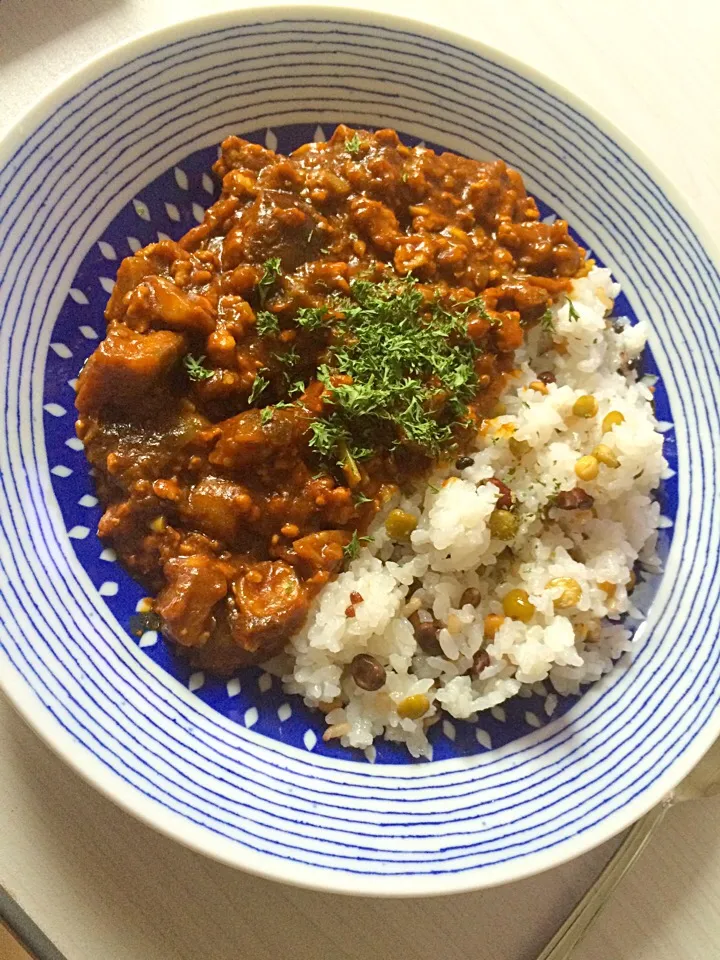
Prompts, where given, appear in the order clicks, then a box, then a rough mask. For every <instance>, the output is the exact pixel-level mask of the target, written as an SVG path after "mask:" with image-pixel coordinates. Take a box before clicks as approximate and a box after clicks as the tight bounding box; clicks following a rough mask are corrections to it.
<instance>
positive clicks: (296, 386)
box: [288, 380, 305, 396]
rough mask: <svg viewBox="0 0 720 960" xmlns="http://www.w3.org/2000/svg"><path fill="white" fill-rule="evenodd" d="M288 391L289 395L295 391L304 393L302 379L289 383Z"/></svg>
mask: <svg viewBox="0 0 720 960" xmlns="http://www.w3.org/2000/svg"><path fill="white" fill-rule="evenodd" d="M288 393H289V394H290V396H293V394H296V393H305V384H304V382H303V381H302V380H296V381H295V383H293V384H291V385H290V387H289V389H288Z"/></svg>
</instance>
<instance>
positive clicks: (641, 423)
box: [274, 267, 666, 758]
mask: <svg viewBox="0 0 720 960" xmlns="http://www.w3.org/2000/svg"><path fill="white" fill-rule="evenodd" d="M618 292H619V286H618V285H617V284H615V283H614V282H613V280H612V278H611V276H610V272H609V271H608V270H605V269H600V268H597V267H595V268H593V269H592V270H591V271H590V273H589V274H588V276H586V277H584V278H582V279H580V280H576V281H575V282H574V284H573V289H572V292H571V295H570V296H571V298H572V304H573V306H574V308H575V312H576V313H577V315H578V316H577V318H574V316H573V315H572V313H571V310H570V305H569V303H568V302H567V300H566V299H561V303H560V304H558V305H557V306H556V307H555V308H554V309H553V314H554V327H555V329H554V332H550V331H548V330H541V329H539V328H538V329H536V330H534V331H533V332H532V334H531V335H530V337H529V342H528V343H527V345H526V347H525V349H524V350H523V351H522V352H521V353H519V354H518V357H517V367H518V370H519V375H518V376H517V378H516V379H514V380H513V382H512V387H511V389H509V390H508V391H507V392H506V395H505V397H504V398H503V402H504V404H505V406H506V413H505V414H504V415H502V416H498V417H495V418H494V419H493V420H491V421H490V422H489V426H488V429H487V432H486V433H485V435H484V437H483V438H479V440H478V447H477V452H476V453H474V454H473V458H474V463H473V465H472V466H471V467H468V468H467V469H464V470H462V471H458V470H457V469H455V468H454V466H452V465H450V466H446V467H445V468H444V469H443V470H441V471H438V472H437V473H436V474H435V475H434V476H433V477H432V478H430V481H429V483H428V484H427V485H425V486H424V487H423V489H422V490H419V491H418V492H417V494H416V495H415V496H413V497H412V498H410V499H409V500H401V499H400V497H397V498H396V499H395V500H394V501H393V502H391V503H388V504H387V506H386V509H385V511H384V512H383V514H382V515H381V516H379V517H378V519H377V523H376V524H375V527H374V529H373V530H372V531H371V533H372V534H373V536H374V540H373V542H372V543H369V544H367V546H365V547H364V548H363V549H362V551H361V552H360V555H359V556H358V557H357V559H356V560H354V561H353V562H352V563H351V565H350V567H349V569H348V570H347V571H346V572H344V573H342V574H341V575H340V576H339V577H338V578H337V580H335V581H334V582H332V583H330V584H329V585H328V586H327V587H326V588H325V589H324V590H323V592H322V593H321V595H320V596H319V598H318V600H317V601H316V604H315V607H314V609H313V611H312V613H311V616H310V617H309V618H308V621H307V623H306V625H305V628H304V629H303V631H302V632H301V633H300V634H298V635H297V636H296V637H295V638H294V639H293V641H292V642H291V644H290V645H289V647H288V651H287V653H288V656H287V657H286V658H285V659H284V663H283V660H282V658H280V662H279V663H278V662H276V663H275V664H274V669H275V670H278V668H280V669H281V670H282V672H283V673H284V676H283V681H284V684H285V688H286V690H287V691H288V692H291V693H299V694H301V695H302V696H303V697H304V699H305V702H306V703H307V704H308V705H309V706H311V707H319V708H321V709H323V710H324V711H325V712H326V719H327V723H328V727H329V728H331V729H329V735H330V736H338V737H339V738H340V739H341V742H342V743H343V744H344V745H345V746H352V747H359V748H361V749H365V750H366V753H367V755H368V757H370V758H372V757H373V755H374V751H373V748H372V743H373V740H374V739H375V737H380V736H384V737H385V738H386V739H388V740H395V741H402V742H404V743H405V744H406V746H407V748H408V750H409V751H410V753H411V754H413V756H416V757H417V756H425V757H431V755H432V751H431V747H430V744H429V743H428V739H427V736H426V732H427V730H428V727H429V726H430V725H432V723H434V722H436V721H437V720H438V719H439V716H440V715H441V714H442V711H445V712H446V713H447V714H449V715H450V716H451V717H455V718H458V719H463V720H468V719H469V720H473V719H475V718H477V716H478V714H479V713H480V712H481V711H483V710H488V709H491V708H497V705H498V704H501V703H502V702H503V701H504V700H507V699H508V698H509V697H513V696H515V695H517V694H520V695H521V696H523V695H524V696H527V695H528V693H529V691H530V689H531V687H532V685H533V684H535V685H536V690H537V689H539V688H538V687H537V684H538V683H539V682H540V681H548V683H547V684H546V685H545V686H546V687H547V689H548V691H550V688H554V690H555V691H557V693H559V694H568V693H578V692H579V690H580V685H581V684H585V683H589V682H591V681H594V680H597V679H598V678H599V677H601V676H602V675H603V674H604V673H606V672H607V671H608V670H610V669H611V667H612V663H613V661H614V660H615V659H617V658H618V657H619V656H620V655H621V654H622V653H623V652H625V651H626V650H628V649H629V645H630V644H629V641H630V632H629V631H628V630H627V629H625V628H624V627H623V626H622V625H620V624H619V623H618V622H617V621H618V620H619V619H620V617H621V615H622V614H623V613H626V612H627V611H628V610H630V609H631V601H630V599H629V597H628V591H627V589H626V585H627V584H628V582H629V580H630V577H631V573H632V570H633V565H634V564H635V562H636V561H637V560H638V558H640V559H641V560H645V561H647V562H653V561H654V548H655V540H656V532H657V527H658V521H659V516H660V512H659V506H658V504H657V502H656V501H654V500H653V498H652V491H653V490H654V489H655V488H656V487H657V486H658V484H659V482H660V478H661V475H662V473H663V471H664V469H665V467H666V462H665V460H664V458H663V455H662V445H663V443H662V436H661V434H660V433H659V432H658V430H657V424H656V420H655V418H654V415H653V408H652V390H651V387H650V386H649V385H648V384H647V383H646V382H643V381H642V380H638V379H637V376H636V374H635V373H633V372H627V373H621V372H618V371H619V369H621V368H624V367H625V365H626V364H627V362H628V361H629V360H631V359H633V358H634V357H637V356H638V355H639V354H640V353H641V352H642V350H643V347H644V345H645V340H646V336H647V326H646V324H645V323H642V322H641V323H638V324H637V325H636V326H633V327H631V326H629V325H626V326H623V327H622V328H621V329H619V331H618V329H616V328H617V324H615V325H611V324H610V323H609V322H608V320H607V316H608V315H609V313H610V310H611V307H612V301H613V300H614V298H615V297H616V296H617V294H618ZM553 342H554V344H555V345H557V344H561V351H563V352H558V351H557V350H556V349H555V347H554V346H553ZM562 344H564V346H562ZM547 370H552V372H553V373H554V374H555V377H556V383H555V384H551V385H549V386H548V388H547V393H546V394H544V393H542V392H538V391H537V390H535V389H532V388H530V387H529V386H528V385H529V384H530V383H531V382H532V381H535V380H536V379H537V375H536V374H537V372H539V371H547ZM583 394H592V395H593V396H594V397H595V398H596V399H597V402H598V406H599V410H598V413H597V415H596V416H594V417H592V418H590V419H581V418H578V417H576V416H573V414H572V408H573V404H574V402H575V400H576V399H577V398H578V397H580V396H581V395H583ZM611 410H618V411H620V412H621V413H622V414H623V416H624V418H625V419H624V422H623V423H622V424H620V425H619V426H616V427H615V428H614V429H613V430H612V431H611V432H610V433H605V434H603V432H602V426H601V424H602V421H603V418H604V417H605V415H606V414H607V413H608V412H609V411H611ZM510 437H515V438H516V439H517V440H525V441H527V442H528V443H529V444H530V450H529V452H527V453H526V454H525V455H524V456H523V457H522V459H521V460H518V459H517V458H516V457H515V456H513V454H512V452H511V451H510V449H509V446H508V441H509V439H510ZM600 442H602V443H604V444H606V445H607V446H609V447H610V448H611V450H612V451H613V452H614V454H615V455H616V457H617V459H618V460H619V462H620V465H619V466H618V467H616V468H610V467H608V466H604V465H601V466H600V472H599V475H598V477H597V479H596V480H594V481H592V482H589V483H588V482H584V483H582V484H580V481H578V479H577V477H576V475H575V472H574V466H575V463H576V462H577V460H578V458H579V457H581V456H584V455H586V454H588V453H590V452H591V451H592V450H593V449H594V448H595V447H596V446H597V444H599V443H600ZM490 477H496V478H498V479H500V480H502V481H503V482H505V483H506V484H507V485H508V486H509V487H510V488H511V489H512V491H513V494H514V496H515V499H516V503H517V505H518V506H517V515H518V517H519V518H520V526H519V529H518V532H517V535H516V536H515V538H514V539H513V540H512V541H511V542H510V543H509V544H508V543H506V542H504V541H501V540H496V539H493V538H492V537H491V535H490V531H489V528H488V519H489V517H490V515H491V513H492V511H493V510H494V508H495V502H496V500H497V498H498V496H499V491H498V488H497V487H496V486H494V485H493V484H489V483H483V481H486V480H487V479H488V478H490ZM576 485H581V486H582V487H583V489H585V490H586V491H587V492H589V493H590V494H591V495H592V496H593V497H594V507H593V509H592V510H574V511H569V510H559V509H557V508H556V507H555V506H553V499H552V498H553V497H554V496H555V495H556V494H557V492H558V491H565V490H571V489H572V488H574V487H575V486H576ZM397 506H400V507H402V508H403V509H405V510H407V511H409V512H412V513H413V514H415V515H416V516H417V518H418V525H417V528H416V529H415V531H414V533H413V534H412V538H411V542H409V543H408V542H407V541H405V542H404V543H393V542H391V540H390V538H389V537H388V535H387V532H386V530H385V527H384V518H385V516H386V514H387V512H388V511H389V510H390V509H392V508H394V507H397ZM508 546H509V547H510V548H511V551H506V547H508ZM504 551H506V552H504ZM501 554H502V557H501V556H500V555H501ZM558 577H567V578H572V579H573V580H575V581H576V582H577V584H579V586H580V588H581V597H580V599H579V600H578V601H577V604H576V605H575V606H574V607H573V608H571V609H557V608H556V606H555V604H554V601H555V600H557V599H558V597H559V595H560V593H561V592H562V591H561V589H559V588H554V589H548V588H547V584H548V582H549V581H550V580H553V579H555V578H558ZM417 581H419V582H420V586H419V587H417V588H416V589H415V590H414V591H413V592H412V599H411V600H410V601H409V602H408V599H407V598H408V593H409V592H411V586H412V585H413V584H415V585H416V586H417ZM600 584H603V585H604V589H603V587H601V586H600ZM608 584H612V585H614V590H613V589H612V588H610V589H608ZM468 587H474V588H477V589H478V590H479V591H480V594H481V596H482V601H481V603H480V604H479V606H477V607H473V606H471V605H470V604H466V605H465V606H461V605H460V598H461V596H462V594H463V592H464V591H465V590H466V588H468ZM518 587H519V588H523V589H524V590H526V591H527V593H528V594H529V595H530V600H531V602H532V603H533V604H534V605H535V607H536V613H535V615H534V616H533V618H532V620H531V621H530V622H529V623H527V624H526V623H522V622H520V621H519V620H512V619H505V620H504V622H503V623H502V626H501V627H500V629H499V630H498V631H497V633H496V635H495V636H494V638H493V639H492V640H489V641H488V640H486V639H485V638H484V627H483V624H484V620H485V617H486V616H487V615H488V614H491V613H502V598H503V596H504V595H505V594H506V593H507V592H508V590H511V589H513V588H518ZM354 591H356V592H357V593H359V594H360V595H361V596H362V597H363V601H362V602H361V603H358V604H357V605H356V607H355V610H356V615H355V617H352V618H348V617H347V616H346V614H345V610H346V608H347V607H348V605H349V604H350V603H351V601H350V594H351V593H352V592H354ZM420 605H422V606H423V607H425V608H426V609H428V610H431V611H432V613H433V615H434V616H435V618H436V619H437V620H438V621H440V622H441V623H443V624H444V625H445V626H444V627H443V628H442V629H441V630H440V633H439V637H438V639H439V642H440V646H441V648H442V651H443V656H428V655H426V654H425V653H423V651H422V650H421V649H420V647H419V646H418V644H417V643H416V641H415V636H414V631H413V627H412V625H411V623H410V621H409V620H408V616H409V615H410V614H411V613H412V612H413V610H414V609H416V608H417V607H418V606H420ZM483 648H484V649H485V650H486V652H487V655H488V657H489V665H488V666H487V667H486V668H485V669H484V670H483V671H482V673H481V674H480V676H479V677H478V678H477V679H472V678H471V676H469V675H468V671H469V669H470V667H471V666H472V663H473V656H474V655H475V654H476V653H477V652H478V651H479V650H481V649H483ZM358 653H369V654H372V656H374V657H376V658H377V659H378V660H379V661H380V662H381V663H382V664H383V665H384V666H385V668H386V670H387V681H386V683H385V685H384V687H383V688H382V689H381V690H379V691H377V692H366V691H364V690H361V689H360V688H359V687H358V686H357V685H356V684H355V682H354V681H353V680H352V679H351V678H350V677H349V676H348V671H347V669H346V668H347V665H348V664H349V663H350V661H351V660H352V659H353V657H355V656H356V654H358ZM283 668H284V669H283ZM418 693H422V694H425V696H427V698H428V700H429V701H430V704H431V706H430V709H429V710H428V712H427V713H426V714H425V716H424V717H422V719H420V720H409V719H401V717H399V716H398V712H397V706H398V704H399V703H400V702H401V701H402V700H403V699H405V698H406V697H408V696H410V695H412V694H418ZM556 700H557V698H556V697H555V694H552V693H550V696H549V697H548V698H547V700H546V710H547V712H552V710H553V709H554V705H555V703H556Z"/></svg>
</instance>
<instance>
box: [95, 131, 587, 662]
mask: <svg viewBox="0 0 720 960" xmlns="http://www.w3.org/2000/svg"><path fill="white" fill-rule="evenodd" d="M214 169H215V173H216V174H217V175H218V176H219V177H220V178H221V180H222V194H221V196H220V199H219V200H218V201H217V202H216V203H215V204H213V206H212V207H210V209H209V210H208V211H207V213H206V215H205V219H204V222H203V223H202V224H200V225H199V226H197V227H195V228H193V229H192V230H190V231H189V232H188V233H187V234H186V235H185V236H184V237H182V238H181V239H180V240H179V241H178V242H177V243H176V242H174V241H171V240H164V241H161V242H159V243H155V244H151V245H150V246H148V247H145V248H144V249H142V250H139V251H138V252H137V253H136V254H135V255H134V256H132V257H129V258H127V259H126V260H124V261H123V263H122V265H121V266H120V269H119V271H118V276H117V283H116V286H115V290H114V292H113V294H112V297H111V298H110V301H109V303H108V306H107V311H106V318H107V334H106V337H105V339H104V341H103V342H102V343H101V344H100V346H99V347H98V348H97V350H96V351H95V353H94V354H93V355H92V356H91V357H90V359H89V360H88V362H87V364H86V365H85V367H84V369H83V371H82V373H81V375H80V378H79V382H78V392H77V409H78V412H79V419H78V422H77V431H78V436H79V437H80V438H81V439H82V440H83V442H84V444H85V450H86V453H87V457H88V459H89V460H90V462H91V464H92V466H93V467H94V468H95V471H96V477H97V489H98V494H99V496H100V498H101V500H102V502H103V504H104V506H105V513H104V515H103V517H102V520H101V521H100V526H99V534H100V536H101V537H102V538H103V539H104V540H106V541H107V542H108V543H111V544H112V546H113V547H114V548H115V550H116V551H117V553H118V556H119V557H120V559H121V561H122V562H123V563H124V564H125V566H126V567H127V568H128V569H129V570H130V571H131V573H132V574H133V575H135V576H137V577H138V578H139V579H140V580H141V581H142V582H143V583H144V584H146V585H147V588H148V589H149V590H150V591H151V592H152V593H153V594H155V595H156V600H155V605H154V609H155V612H156V614H157V615H159V617H160V618H161V619H162V624H163V630H164V633H165V635H166V636H167V637H168V638H169V639H170V640H171V641H173V642H174V644H175V645H176V646H177V648H178V650H180V651H182V652H183V653H184V654H185V655H186V656H187V657H188V658H189V660H190V662H191V663H192V664H193V665H197V666H200V667H202V668H205V669H208V670H211V671H216V672H219V673H229V672H232V671H233V670H235V669H236V668H238V667H241V666H244V665H246V664H251V663H256V662H259V661H262V660H265V659H267V658H269V657H270V656H272V655H273V654H275V653H277V652H278V651H279V650H280V649H281V648H282V646H283V645H284V643H285V642H286V640H287V638H288V637H289V636H290V635H291V634H292V633H293V632H294V631H296V630H297V629H298V628H299V627H300V626H301V625H302V623H303V621H304V619H305V617H306V615H307V612H308V608H309V605H310V603H311V601H312V598H313V596H314V595H315V594H316V593H317V592H318V591H319V590H320V589H321V588H322V587H323V585H324V584H325V583H327V581H328V580H329V579H330V578H331V577H333V576H334V575H336V574H337V572H338V571H339V570H340V569H341V568H342V566H343V563H344V562H345V561H346V559H347V557H348V556H352V554H353V552H354V551H356V550H357V547H358V544H359V543H360V542H362V539H361V538H362V537H363V536H364V534H365V531H366V530H367V527H368V525H369V523H370V521H371V519H372V517H373V515H374V514H375V513H376V512H377V510H378V509H380V508H381V506H382V504H383V502H384V501H385V500H386V499H387V498H388V495H389V494H390V493H391V492H392V491H394V490H395V489H396V486H397V485H400V486H407V485H409V484H411V483H412V482H413V481H414V480H417V479H419V478H421V477H422V475H423V474H424V473H426V472H427V471H428V470H429V468H430V467H431V466H433V465H434V463H436V462H438V461H439V460H444V459H449V458H453V459H454V458H456V457H457V456H458V455H461V454H462V451H463V447H464V446H465V445H467V444H468V443H469V441H470V439H471V438H472V437H473V436H474V435H475V433H476V431H477V429H478V427H479V424H480V421H481V420H482V418H483V417H484V416H487V415H489V414H490V413H491V412H492V409H493V407H494V406H495V405H496V404H497V398H498V396H499V394H500V393H501V392H502V390H503V388H504V385H505V382H506V380H507V378H508V377H509V376H510V375H511V374H512V369H513V354H514V351H515V349H516V348H517V347H518V346H519V345H520V343H521V342H522V339H523V329H524V328H525V327H527V326H529V325H532V324H534V323H536V322H538V321H539V320H540V319H541V318H542V317H543V315H544V314H545V311H546V310H547V307H548V304H549V303H550V302H551V300H552V299H554V298H555V297H557V296H558V295H560V294H561V293H562V291H564V290H566V289H567V288H568V284H569V279H570V278H572V277H574V276H576V275H577V274H578V272H579V271H580V270H581V268H582V263H583V260H582V257H583V251H582V250H581V249H579V248H578V246H577V244H576V243H575V242H574V241H573V239H572V238H571V237H570V236H569V235H568V231H567V225H566V224H565V223H564V222H563V221H561V220H557V221H555V222H554V223H553V224H545V223H541V222H540V220H539V214H538V210H537V207H536V204H535V201H534V200H533V199H532V197H529V196H528V195H527V194H526V192H525V189H524V187H523V183H522V179H521V177H520V175H519V174H518V173H516V172H515V171H514V170H510V169H508V167H506V165H505V164H504V163H503V162H502V161H494V162H490V163H480V162H478V161H475V160H468V159H465V158H463V157H459V156H456V155H454V154H450V153H444V154H442V155H440V156H438V155H436V154H435V153H433V152H432V151H431V150H428V149H425V148H423V147H415V148H412V149H411V148H409V147H406V146H404V145H403V144H401V143H400V141H399V139H398V137H397V135H396V134H395V133H394V132H393V131H392V130H379V131H377V132H375V133H369V132H367V131H364V130H358V131H355V130H351V129H349V128H347V127H345V126H341V127H338V129H337V130H336V131H335V133H334V135H333V137H332V138H331V140H329V141H328V142H327V143H310V144H306V145H305V146H302V147H300V148H299V149H298V150H296V151H295V152H294V153H293V154H292V155H291V156H289V157H284V156H281V155H279V154H275V153H273V152H272V151H270V150H267V149H265V148H264V147H261V146H258V145H257V144H254V143H249V142H247V141H245V140H241V139H239V138H237V137H229V138H228V139H227V140H226V141H225V142H224V143H223V145H222V154H221V157H220V159H219V160H218V161H217V163H216V164H215V168H214Z"/></svg>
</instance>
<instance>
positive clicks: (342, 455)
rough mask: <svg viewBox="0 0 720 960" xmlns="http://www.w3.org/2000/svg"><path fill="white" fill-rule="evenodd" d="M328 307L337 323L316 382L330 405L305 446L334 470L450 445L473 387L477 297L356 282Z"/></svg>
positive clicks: (399, 283) (481, 308) (410, 283)
mask: <svg viewBox="0 0 720 960" xmlns="http://www.w3.org/2000/svg"><path fill="white" fill-rule="evenodd" d="M350 289H351V296H350V297H349V298H345V299H343V298H338V299H337V300H336V301H335V304H334V312H335V314H336V316H337V319H336V320H335V321H334V323H333V325H332V338H331V341H330V345H329V348H328V353H327V362H326V364H324V365H323V366H321V367H320V369H319V370H318V374H317V375H318V379H319V380H321V381H322V383H323V384H324V385H325V387H326V389H327V398H328V411H327V413H326V414H325V415H324V416H323V417H322V418H320V419H318V420H315V421H313V423H312V425H311V437H310V445H311V447H312V448H313V449H314V450H315V451H316V452H317V453H318V454H319V455H320V456H321V457H322V458H324V459H327V460H329V459H330V458H331V457H334V458H335V462H336V463H339V464H340V465H342V466H347V465H348V455H349V457H350V458H352V460H361V459H366V458H367V457H369V456H371V455H372V453H373V452H374V451H375V450H377V449H378V448H380V449H387V450H390V451H392V450H395V449H397V448H398V447H400V446H410V447H412V448H414V449H416V450H418V451H420V452H422V453H424V454H426V455H428V456H431V457H436V456H438V455H440V454H441V453H444V452H446V451H449V450H451V449H452V448H453V447H454V446H455V444H456V442H457V431H458V428H460V427H462V426H463V425H466V424H467V422H468V421H467V415H468V404H469V403H470V402H471V401H472V400H473V399H474V397H475V394H476V392H477V384H478V380H477V374H476V372H475V358H476V356H477V354H478V347H477V346H476V344H475V343H474V342H473V341H472V340H471V339H470V337H469V336H468V332H467V320H468V318H469V317H470V315H471V314H473V313H481V314H483V315H485V316H487V312H486V310H485V305H484V302H483V301H482V299H481V298H479V297H478V298H475V299H473V300H471V301H467V302H464V303H461V304H454V303H447V304H444V305H443V304H442V303H441V302H440V301H439V300H435V301H433V302H430V303H428V301H427V300H426V298H425V297H424V296H423V294H422V293H421V292H420V290H418V288H417V286H416V283H415V281H414V280H413V279H412V278H410V277H406V278H404V279H402V280H401V279H394V280H387V281H384V282H381V283H372V282H370V281H367V280H355V281H353V282H352V284H351V287H350Z"/></svg>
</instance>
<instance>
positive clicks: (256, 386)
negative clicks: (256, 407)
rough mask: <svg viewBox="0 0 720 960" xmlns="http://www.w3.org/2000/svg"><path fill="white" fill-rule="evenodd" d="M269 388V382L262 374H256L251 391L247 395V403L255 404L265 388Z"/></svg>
mask: <svg viewBox="0 0 720 960" xmlns="http://www.w3.org/2000/svg"><path fill="white" fill-rule="evenodd" d="M269 386H270V381H269V380H267V379H266V378H265V377H263V376H262V374H259V373H258V374H256V376H255V379H254V380H253V385H252V390H251V391H250V393H249V395H248V403H255V401H256V400H257V398H258V397H259V396H260V394H261V393H263V392H264V390H265V388H266V387H269Z"/></svg>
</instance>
